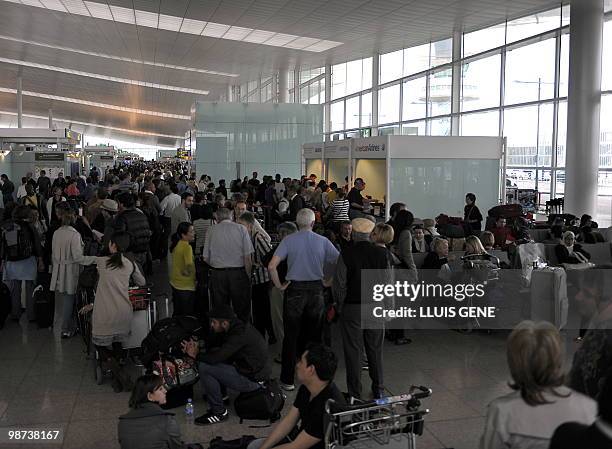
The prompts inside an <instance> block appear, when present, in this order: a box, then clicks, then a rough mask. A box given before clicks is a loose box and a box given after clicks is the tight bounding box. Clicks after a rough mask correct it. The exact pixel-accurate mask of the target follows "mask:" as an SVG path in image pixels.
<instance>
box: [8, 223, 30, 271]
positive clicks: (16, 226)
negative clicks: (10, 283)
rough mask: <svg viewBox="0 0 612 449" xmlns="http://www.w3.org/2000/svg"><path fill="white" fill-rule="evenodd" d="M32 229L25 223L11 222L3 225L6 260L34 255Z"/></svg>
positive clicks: (23, 258)
mask: <svg viewBox="0 0 612 449" xmlns="http://www.w3.org/2000/svg"><path fill="white" fill-rule="evenodd" d="M33 239H34V236H33V235H32V230H31V229H30V228H29V227H28V225H27V224H24V223H15V222H10V223H7V224H5V225H3V226H2V250H3V254H4V256H5V257H6V260H9V261H11V262H16V261H19V260H25V259H28V258H30V257H32V256H33V255H34V248H33Z"/></svg>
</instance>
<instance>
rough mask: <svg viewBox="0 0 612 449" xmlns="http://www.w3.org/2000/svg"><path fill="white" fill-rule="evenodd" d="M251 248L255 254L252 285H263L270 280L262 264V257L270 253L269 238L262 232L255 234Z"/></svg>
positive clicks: (270, 244)
mask: <svg viewBox="0 0 612 449" xmlns="http://www.w3.org/2000/svg"><path fill="white" fill-rule="evenodd" d="M253 248H255V253H254V254H253V276H252V278H251V279H252V283H253V285H259V284H264V283H266V282H268V281H269V280H270V275H269V274H268V269H267V268H266V266H265V265H264V263H263V259H264V257H265V256H266V255H267V254H268V253H269V252H270V251H272V243H271V240H270V236H269V235H268V234H267V233H266V232H265V231H264V232H261V231H260V232H256V234H255V235H254V236H253Z"/></svg>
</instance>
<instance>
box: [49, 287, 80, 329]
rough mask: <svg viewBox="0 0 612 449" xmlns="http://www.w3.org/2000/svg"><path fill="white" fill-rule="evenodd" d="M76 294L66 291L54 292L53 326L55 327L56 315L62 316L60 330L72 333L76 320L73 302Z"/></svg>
mask: <svg viewBox="0 0 612 449" xmlns="http://www.w3.org/2000/svg"><path fill="white" fill-rule="evenodd" d="M75 300H76V295H69V294H67V293H60V292H57V291H56V292H55V317H56V318H55V321H56V323H54V327H57V325H58V324H59V323H57V319H58V317H61V318H62V323H61V326H62V332H67V333H70V334H72V333H73V332H74V331H75V330H76V322H75V320H74V303H75Z"/></svg>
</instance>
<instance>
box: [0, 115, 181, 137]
mask: <svg viewBox="0 0 612 449" xmlns="http://www.w3.org/2000/svg"><path fill="white" fill-rule="evenodd" d="M0 114H2V115H12V116H17V113H16V112H11V111H0ZM22 115H23V116H24V117H28V118H35V119H40V120H48V117H46V116H43V115H35V114H22ZM53 121H54V122H63V123H68V124H70V123H72V124H74V125H83V126H92V127H95V128H102V129H110V130H113V131H121V132H124V133H130V134H137V135H140V136H154V137H166V138H169V139H184V138H185V136H173V135H170V134H160V133H153V132H148V131H137V130H134V129H126V128H119V127H117V126H110V125H100V124H98V123H89V122H81V121H78V120H66V119H62V118H58V117H53Z"/></svg>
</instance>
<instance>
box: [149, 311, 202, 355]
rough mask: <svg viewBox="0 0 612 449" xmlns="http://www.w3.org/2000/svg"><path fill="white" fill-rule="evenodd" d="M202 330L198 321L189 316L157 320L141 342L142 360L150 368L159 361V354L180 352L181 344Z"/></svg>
mask: <svg viewBox="0 0 612 449" xmlns="http://www.w3.org/2000/svg"><path fill="white" fill-rule="evenodd" d="M201 329H202V325H201V324H200V322H199V320H198V319H197V318H194V317H190V316H177V317H171V318H165V319H163V320H159V321H158V322H157V323H155V325H154V326H153V329H151V332H149V334H148V335H147V337H146V338H145V339H144V340H143V342H142V360H143V362H144V363H145V365H147V366H150V365H151V364H152V363H153V361H154V360H159V354H160V353H163V354H171V353H173V352H182V350H181V342H182V341H183V340H189V339H190V338H191V337H192V336H194V335H197V334H198V333H199V332H200V330H201Z"/></svg>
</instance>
